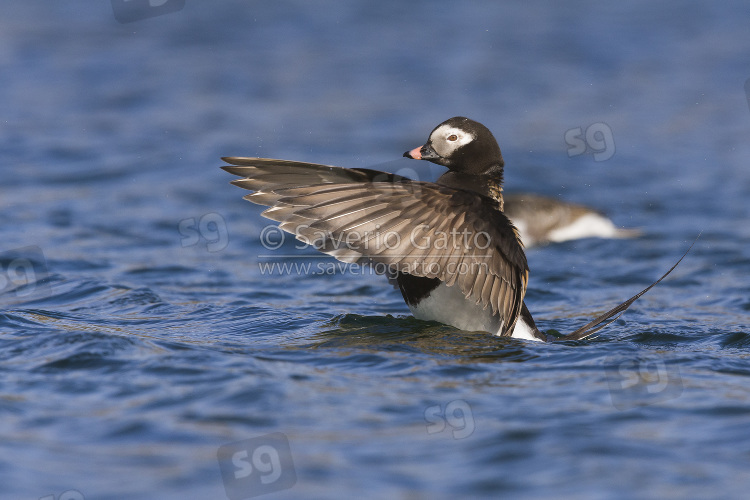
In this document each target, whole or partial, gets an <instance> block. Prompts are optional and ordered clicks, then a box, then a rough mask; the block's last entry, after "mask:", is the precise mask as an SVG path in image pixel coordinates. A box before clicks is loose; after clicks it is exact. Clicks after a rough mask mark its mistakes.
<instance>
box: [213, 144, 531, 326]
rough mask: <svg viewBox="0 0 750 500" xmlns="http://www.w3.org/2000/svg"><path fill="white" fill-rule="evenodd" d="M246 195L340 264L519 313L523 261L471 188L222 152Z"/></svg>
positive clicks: (493, 208) (506, 314)
mask: <svg viewBox="0 0 750 500" xmlns="http://www.w3.org/2000/svg"><path fill="white" fill-rule="evenodd" d="M223 160H224V161H226V162H227V163H230V164H232V165H229V166H225V167H222V168H223V169H224V170H226V171H227V172H230V173H232V174H234V175H237V176H240V177H241V178H240V179H236V180H234V181H232V184H235V185H237V186H239V187H242V188H244V189H248V190H250V191H253V193H252V194H248V195H246V196H245V199H246V200H248V201H251V202H253V203H258V204H261V205H267V206H269V207H270V208H269V209H267V210H266V211H264V212H263V216H265V217H267V218H269V219H271V220H274V221H277V222H279V223H280V224H279V227H280V228H281V229H283V230H285V231H287V232H289V233H292V234H294V235H295V236H296V237H297V239H299V240H300V241H303V242H305V243H308V244H312V245H314V246H315V247H316V248H317V249H318V250H320V251H321V252H324V253H326V254H329V255H332V256H334V257H336V258H337V259H339V260H341V261H343V262H349V263H358V264H369V265H373V267H374V269H375V270H376V271H377V272H380V273H390V272H393V271H397V272H402V273H407V274H412V275H415V276H422V277H426V278H438V279H440V280H441V281H443V282H445V283H446V284H447V285H449V286H454V285H457V286H458V287H459V289H460V290H461V291H462V292H463V293H464V295H465V296H466V297H467V298H470V299H471V300H474V301H475V302H476V303H477V304H481V305H482V306H483V307H485V308H486V307H488V306H489V307H491V308H492V313H493V314H496V315H498V316H499V317H500V318H501V319H502V320H503V334H507V335H510V333H511V332H512V331H513V327H514V326H515V323H516V320H517V319H518V316H519V314H520V311H521V307H522V303H523V298H524V295H525V293H526V285H527V282H528V265H527V262H526V256H525V255H524V252H523V249H522V247H521V244H520V241H519V239H518V236H517V234H516V231H515V228H514V227H513V225H512V224H511V223H510V221H509V220H508V218H507V217H506V216H505V215H504V214H503V213H502V212H501V211H500V210H498V207H497V203H496V202H495V201H494V200H492V199H490V198H487V197H484V196H481V195H479V194H476V193H472V192H468V191H463V190H458V189H453V188H449V187H445V186H441V185H438V184H434V183H429V182H417V181H412V180H410V179H407V178H405V177H401V176H397V175H393V174H388V173H385V172H378V171H375V170H367V169H347V168H341V167H331V166H326V165H318V164H313V163H303V162H293V161H287V160H272V159H268V158H223Z"/></svg>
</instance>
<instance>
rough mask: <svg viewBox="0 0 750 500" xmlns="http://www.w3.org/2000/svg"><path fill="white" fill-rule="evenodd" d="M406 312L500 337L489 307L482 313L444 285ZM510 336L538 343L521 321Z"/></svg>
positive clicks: (500, 325) (453, 288)
mask: <svg viewBox="0 0 750 500" xmlns="http://www.w3.org/2000/svg"><path fill="white" fill-rule="evenodd" d="M409 309H411V313H412V314H413V315H414V317H415V318H417V319H424V320H430V321H438V322H440V323H444V324H446V325H451V326H455V327H456V328H460V329H461V330H466V331H469V332H489V333H491V334H493V335H500V334H501V332H502V330H503V321H501V320H500V318H498V317H497V316H494V315H493V314H492V309H491V308H490V307H488V308H487V309H482V307H481V306H479V305H476V304H474V301H473V300H470V299H467V298H466V297H465V296H464V294H463V293H462V292H461V290H460V289H459V288H458V287H457V286H446V285H445V283H440V285H439V286H438V287H437V288H436V289H434V290H433V291H432V292H430V294H429V295H428V296H427V297H425V298H424V299H422V301H421V302H420V303H419V304H417V305H416V306H412V305H409ZM512 336H513V337H514V338H520V339H526V340H536V341H539V339H538V338H535V337H534V333H533V330H532V329H531V328H530V327H529V325H527V324H526V323H525V322H524V321H523V319H521V318H519V319H518V321H517V322H516V326H515V328H514V329H513V335H512Z"/></svg>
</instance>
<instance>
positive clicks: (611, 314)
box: [555, 234, 701, 340]
mask: <svg viewBox="0 0 750 500" xmlns="http://www.w3.org/2000/svg"><path fill="white" fill-rule="evenodd" d="M700 237H701V235H700V234H698V237H697V238H695V241H698V238H700ZM695 241H693V244H692V245H690V248H688V249H687V250H686V251H685V253H684V254H682V257H680V260H678V261H677V263H675V265H674V266H672V267H671V268H670V269H669V271H667V272H666V273H664V275H663V276H662V277H661V278H659V279H658V280H656V281H654V282H653V283H651V285H650V286H649V287H648V288H646V289H644V290H642V291H641V292H640V293H638V294H636V295H633V296H632V297H630V298H629V299H628V300H626V301H625V302H623V303H622V304H620V305H618V306H616V307H613V308H612V309H610V310H609V311H607V312H605V313H604V314H602V315H601V316H599V317H598V318H596V319H594V320H593V321H591V322H590V323H587V324H585V325H583V326H582V327H581V328H579V329H578V330H576V331H574V332H573V333H571V334H568V335H564V336H562V337H558V338H556V339H555V340H581V339H585V338H586V337H590V336H591V335H593V334H595V333H596V332H598V331H599V330H601V329H602V328H604V327H606V326H607V325H609V324H610V323H612V322H614V321H615V320H617V318H619V317H620V316H621V315H622V313H624V312H625V311H626V310H627V309H628V307H630V305H631V304H632V303H633V302H635V301H636V300H638V299H639V298H641V296H642V295H643V294H645V293H646V292H648V291H649V290H651V289H652V288H653V287H655V286H656V285H658V284H659V282H661V280H663V279H664V278H666V277H667V276H669V273H671V272H672V271H674V268H675V267H677V265H678V264H679V263H680V262H682V259H684V258H685V256H686V255H687V254H688V252H689V251H690V250H691V249H692V248H693V245H695Z"/></svg>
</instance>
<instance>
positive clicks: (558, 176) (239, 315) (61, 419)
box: [0, 0, 750, 500]
mask: <svg viewBox="0 0 750 500" xmlns="http://www.w3.org/2000/svg"><path fill="white" fill-rule="evenodd" d="M173 1H174V0H170V2H173ZM157 3H158V2H157ZM139 5H143V6H145V5H146V3H145V2H142V3H141V4H139ZM131 7H132V6H131ZM178 7H179V6H178ZM139 8H140V9H141V10H140V11H139V10H138V9H139ZM139 8H135V10H132V9H131V10H130V11H128V12H130V14H128V15H135V14H139V13H140V14H145V16H142V17H147V16H148V14H149V11H148V10H143V9H144V8H145V7H139ZM0 9H1V10H2V15H0V64H1V65H2V71H0V88H1V89H2V97H1V98H0V131H1V132H0V162H1V164H2V166H1V167H0V168H1V169H2V174H1V177H0V179H1V182H0V209H1V210H2V214H3V223H2V224H0V285H2V286H0V289H2V291H3V293H2V294H1V295H0V437H1V439H0V498H2V499H6V498H8V499H21V498H28V499H38V498H45V499H47V498H54V499H55V500H57V499H67V500H71V499H80V498H85V499H87V500H90V499H95V498H96V499H118V500H120V499H155V498H158V499H188V498H189V499H221V498H228V496H227V495H230V497H231V498H232V500H235V499H236V498H249V497H253V496H256V495H260V494H267V495H268V496H267V497H268V498H408V499H422V498H424V499H427V498H456V497H463V498H467V497H493V498H521V499H536V498H545V499H546V498H549V499H555V500H560V499H581V498H591V499H633V498H639V499H643V498H653V499H673V498H731V499H734V498H744V497H746V496H747V491H748V489H749V488H750V472H749V471H750V432H749V431H750V390H749V389H748V386H749V384H748V376H750V365H749V364H748V361H749V355H750V324H749V323H750V321H749V320H748V315H749V314H750V298H748V297H750V279H749V278H750V224H748V220H749V219H750V204H749V203H748V201H747V200H748V199H749V198H750V169H748V168H747V165H748V158H750V141H748V135H749V133H750V110H749V109H748V99H749V98H748V96H746V94H745V89H744V86H745V81H746V80H747V79H748V78H750V24H749V23H748V22H747V21H748V14H750V12H749V11H748V8H747V5H746V2H743V1H740V0H737V1H726V2H708V1H703V2H700V1H696V2H688V3H686V2H678V1H670V2H661V3H653V2H647V1H645V0H644V1H633V2H623V3H622V4H621V5H619V6H604V5H600V4H595V3H593V2H582V1H581V2H575V1H574V2H563V3H555V2H540V1H536V0H530V1H526V2H522V3H517V4H514V5H502V4H498V5H492V6H491V5H489V4H488V3H486V2H473V1H469V2H447V1H430V2H427V1H416V2H408V3H407V2H397V1H390V0H388V1H380V2H343V1H325V2H303V1H297V2H240V1H228V0H225V1H222V2H198V1H195V0H187V1H186V2H185V6H184V8H183V9H181V10H179V9H178V10H177V11H175V12H171V13H166V14H164V15H161V16H157V17H151V18H146V19H142V20H134V21H133V22H129V23H119V22H117V20H116V19H115V16H114V12H113V9H112V5H111V4H110V2H97V3H96V5H95V4H94V3H93V2H43V1H39V0H27V1H24V2H3V3H2V5H1V6H0ZM133 13H135V14H133ZM454 115H465V116H469V117H471V118H473V119H475V120H478V121H480V122H482V123H484V124H486V125H487V126H488V127H489V128H490V129H491V130H492V131H493V132H494V134H495V136H496V137H497V138H498V140H499V142H500V145H501V147H502V149H503V154H504V156H505V159H506V165H507V174H506V180H507V186H508V190H509V191H512V190H514V189H515V190H522V189H523V190H532V191H535V192H538V193H542V194H546V195H550V196H555V197H561V198H562V199H566V200H569V201H576V202H579V203H584V204H587V205H590V206H592V207H595V208H597V209H599V210H603V211H605V212H606V213H607V214H609V215H610V216H611V217H612V219H613V220H614V221H615V222H616V223H617V224H619V225H622V226H627V227H638V228H641V229H642V230H643V236H642V237H640V238H637V239H634V240H625V241H607V240H595V239H588V240H580V241H574V242H568V243H563V244H557V245H549V246H545V247H541V248H533V249H529V250H528V252H527V254H528V259H529V263H530V266H531V277H530V284H529V290H528V294H527V303H528V305H529V308H530V309H531V311H532V312H533V313H534V315H535V317H536V319H537V323H538V324H539V326H540V327H541V328H542V329H544V330H548V329H555V330H558V331H560V332H569V331H572V330H574V329H575V328H577V327H579V326H581V325H582V324H583V323H584V322H586V321H587V320H588V319H589V318H590V317H592V316H593V315H594V314H597V313H600V312H603V311H604V310H606V309H608V308H609V307H611V306H613V305H615V304H616V303H618V302H620V301H621V300H624V299H625V298H627V297H629V296H631V295H632V294H634V293H636V292H637V291H639V290H640V289H641V288H643V287H645V286H646V285H647V284H649V283H650V282H651V281H653V280H654V279H655V278H657V277H658V276H659V275H660V274H661V273H662V272H664V271H665V270H666V269H668V268H669V267H670V266H671V265H672V264H673V262H674V261H676V259H677V258H678V257H679V256H680V255H681V254H682V253H683V252H684V250H685V249H686V248H687V247H688V246H689V245H690V243H691V242H692V241H693V240H694V238H695V237H696V235H697V234H698V233H699V232H700V231H702V236H701V238H700V239H699V240H698V242H697V243H696V244H695V246H694V247H693V249H692V251H691V252H690V254H689V255H688V257H686V258H685V260H684V261H683V263H682V264H681V265H680V266H679V267H678V268H677V269H676V270H675V271H674V273H673V274H672V275H671V276H670V277H669V278H668V279H667V280H665V281H664V282H663V283H662V284H660V285H659V286H658V287H656V288H655V289H653V290H652V291H651V292H649V294H647V295H646V296H644V297H643V298H642V299H641V300H639V301H638V302H637V303H636V304H635V305H634V306H633V307H632V309H631V310H630V311H628V312H627V313H626V314H625V316H623V317H622V318H621V319H620V320H618V321H617V322H616V323H615V324H613V325H611V326H610V327H609V328H608V329H607V330H605V331H604V332H602V334H601V335H600V336H598V337H597V338H595V339H592V340H587V341H581V342H569V343H562V344H538V343H529V342H524V341H518V340H508V339H498V338H494V337H491V336H489V335H484V334H478V333H467V332H460V331H456V330H455V329H453V328H450V327H447V326H442V325H439V324H434V323H425V322H420V321H417V320H415V319H413V318H411V317H410V315H409V313H408V309H407V308H406V306H405V305H404V304H403V301H402V299H401V297H400V294H399V293H398V291H396V290H393V289H392V288H391V287H390V286H389V285H388V284H387V283H386V282H385V280H384V279H383V278H382V277H378V276H369V275H365V276H363V275H361V273H355V271H354V270H352V269H350V270H343V272H341V271H338V270H335V269H334V271H336V272H326V268H325V267H324V269H323V270H322V271H323V272H315V271H314V270H311V271H310V272H303V273H301V274H296V273H279V272H276V273H274V274H273V275H263V274H262V272H261V268H260V267H259V263H262V262H291V263H294V262H297V263H304V262H308V263H311V264H312V265H313V266H317V265H318V264H322V265H324V266H325V265H328V264H332V263H333V262H335V261H333V260H332V259H330V258H324V259H318V258H317V257H316V254H315V252H314V251H313V250H310V249H302V250H300V249H297V248H295V246H296V245H295V242H293V241H288V240H287V241H286V242H285V243H284V244H283V245H282V246H281V248H279V249H276V250H272V251H269V250H268V249H267V248H264V247H263V244H262V241H261V239H260V235H261V234H262V231H263V229H264V228H265V227H266V226H267V223H266V221H265V220H264V219H262V218H261V217H260V216H259V213H260V208H259V207H256V206H253V205H251V204H249V203H247V202H245V201H243V200H242V199H241V196H242V194H243V193H242V191H241V190H239V189H237V188H235V187H233V186H230V185H229V184H228V182H229V180H230V179H231V176H229V175H227V174H226V173H225V172H223V171H221V170H220V169H219V166H220V165H221V162H220V160H219V157H220V156H228V155H238V156H268V157H277V158H287V159H296V160H307V161H315V162H320V163H329V164H334V165H341V166H351V167H368V166H372V165H379V164H385V166H383V168H387V169H389V170H391V171H402V173H406V174H409V175H411V176H413V177H418V178H421V179H428V178H434V176H435V175H437V174H438V173H439V172H438V171H436V170H435V169H432V168H429V165H426V164H422V163H421V162H414V161H409V160H407V159H403V158H401V154H402V153H403V151H405V150H407V149H410V148H413V147H415V146H417V145H420V144H422V143H423V142H424V140H425V139H426V137H427V135H428V133H429V131H430V130H431V129H432V127H433V126H435V125H436V124H437V123H439V122H441V121H443V120H445V119H446V118H448V117H451V116H454ZM594 124H598V125H596V126H595V127H594V129H592V130H604V131H609V132H611V137H610V136H608V135H606V134H594V135H592V138H591V141H589V143H588V148H587V149H586V151H585V152H583V153H580V154H578V153H577V152H576V151H577V150H576V149H575V148H573V147H572V145H571V143H570V142H569V141H566V137H573V136H578V137H585V132H586V130H587V129H588V128H589V127H590V126H592V125H594ZM577 128H580V131H578V132H577V131H576V130H575V129H577ZM570 130H573V132H572V133H570V134H571V135H570V136H566V134H567V133H568V131H570ZM602 148H604V149H605V150H606V151H605V153H606V154H604V155H599V159H600V161H597V158H596V157H595V156H594V153H596V152H597V150H601V149H602ZM613 151H614V152H613ZM571 153H575V154H573V155H572V156H570V155H571ZM604 157H608V158H607V159H606V160H601V158H604ZM409 169H411V170H409ZM280 255H290V256H304V258H297V257H288V258H286V259H283V258H281V257H279V256H280ZM286 443H288V446H287V444H286ZM256 452H257V453H256ZM243 453H244V454H243ZM222 473H223V474H224V475H222ZM264 480H265V482H263V481H264Z"/></svg>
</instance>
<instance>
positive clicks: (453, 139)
mask: <svg viewBox="0 0 750 500" xmlns="http://www.w3.org/2000/svg"><path fill="white" fill-rule="evenodd" d="M457 139H458V136H457V135H456V134H451V135H449V136H448V140H449V141H451V142H452V141H455V140H457Z"/></svg>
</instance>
